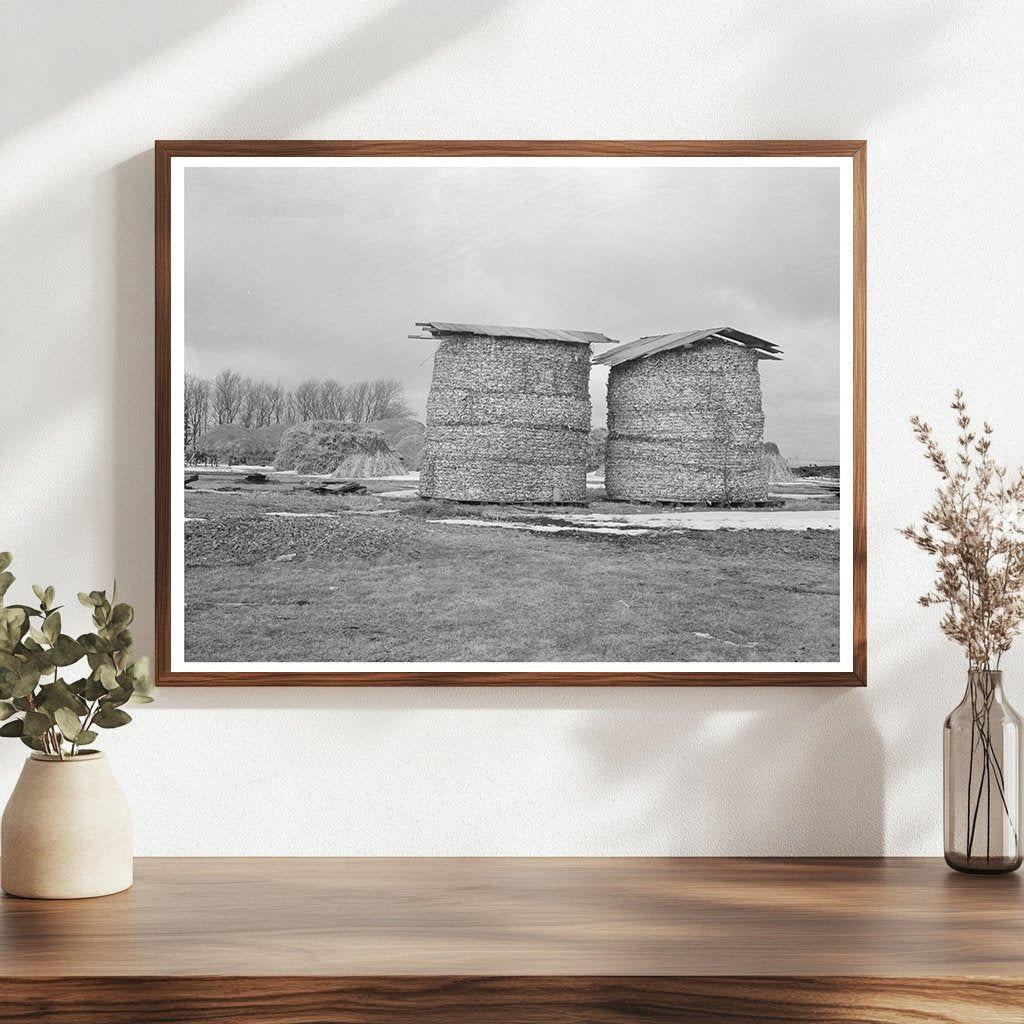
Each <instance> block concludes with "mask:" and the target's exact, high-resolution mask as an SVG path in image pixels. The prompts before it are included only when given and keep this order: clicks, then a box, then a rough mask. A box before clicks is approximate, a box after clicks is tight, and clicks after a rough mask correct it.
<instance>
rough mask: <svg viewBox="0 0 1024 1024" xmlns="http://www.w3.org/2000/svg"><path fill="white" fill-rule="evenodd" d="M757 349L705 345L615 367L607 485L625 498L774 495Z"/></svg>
mask: <svg viewBox="0 0 1024 1024" xmlns="http://www.w3.org/2000/svg"><path fill="white" fill-rule="evenodd" d="M757 363H758V359H757V356H756V354H755V353H754V352H753V351H752V350H750V349H748V348H743V347H740V346H738V345H731V344H729V343H727V342H715V341H711V342H699V343H698V344H696V345H694V346H693V347H691V348H677V349H672V350H670V351H668V352H660V353H658V354H656V355H652V356H648V357H647V358H644V359H634V360H631V361H630V362H625V363H620V364H618V365H617V366H613V367H612V368H611V372H610V373H609V376H608V446H607V451H606V454H605V487H606V489H607V493H608V497H609V498H612V499H615V500H624V501H678V502H697V503H701V502H715V503H718V502H722V503H729V502H746V501H764V500H766V499H767V497H768V479H767V473H766V470H765V459H764V448H763V444H762V442H763V435H764V413H763V412H762V409H761V378H760V376H759V374H758V368H757Z"/></svg>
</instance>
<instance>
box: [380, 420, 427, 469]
mask: <svg viewBox="0 0 1024 1024" xmlns="http://www.w3.org/2000/svg"><path fill="white" fill-rule="evenodd" d="M366 425H367V426H368V427H372V428H373V429H374V430H379V431H380V432H381V433H382V434H383V435H384V436H385V437H386V438H387V439H388V444H389V445H391V447H392V448H394V450H395V451H396V452H398V457H399V458H400V459H401V460H402V465H403V466H405V468H406V471H407V472H408V471H410V470H416V469H419V468H420V462H422V461H423V433H424V428H423V424H422V423H420V421H419V420H416V419H413V418H412V417H411V416H402V417H398V418H395V419H390V420H370V422H369V423H367V424H366Z"/></svg>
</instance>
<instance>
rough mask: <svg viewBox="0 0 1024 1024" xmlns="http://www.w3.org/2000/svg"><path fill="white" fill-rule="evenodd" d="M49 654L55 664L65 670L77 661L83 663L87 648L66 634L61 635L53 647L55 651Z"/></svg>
mask: <svg viewBox="0 0 1024 1024" xmlns="http://www.w3.org/2000/svg"><path fill="white" fill-rule="evenodd" d="M49 653H50V655H51V660H52V661H53V664H54V665H57V666H59V667H62V668H63V667H66V666H68V665H74V664H75V662H76V661H81V660H82V658H84V657H85V648H83V647H82V645H81V644H80V643H79V642H78V641H77V640H73V639H72V638H71V637H69V636H68V635H67V634H66V633H61V635H60V636H59V637H57V642H56V643H55V644H54V645H53V650H52V651H50V652H49Z"/></svg>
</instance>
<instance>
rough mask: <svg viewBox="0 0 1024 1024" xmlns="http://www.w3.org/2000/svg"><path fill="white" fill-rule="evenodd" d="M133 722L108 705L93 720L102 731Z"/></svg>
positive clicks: (124, 713) (124, 714)
mask: <svg viewBox="0 0 1024 1024" xmlns="http://www.w3.org/2000/svg"><path fill="white" fill-rule="evenodd" d="M131 720H132V716H131V715H129V714H128V712H127V711H122V710H121V709H120V708H114V707H110V705H108V704H104V705H103V706H102V707H101V708H100V709H99V711H97V712H96V717H95V718H93V724H94V725H98V726H99V727H100V728H101V729H117V728H119V727H120V726H122V725H127V724H128V723H129V722H130V721H131ZM2 730H3V726H0V734H2Z"/></svg>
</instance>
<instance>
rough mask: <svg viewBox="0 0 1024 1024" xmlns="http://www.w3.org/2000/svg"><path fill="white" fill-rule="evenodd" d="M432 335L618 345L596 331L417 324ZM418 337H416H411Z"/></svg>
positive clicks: (612, 339)
mask: <svg viewBox="0 0 1024 1024" xmlns="http://www.w3.org/2000/svg"><path fill="white" fill-rule="evenodd" d="M416 326H417V327H424V328H426V329H427V330H428V331H430V332H431V334H432V335H434V336H436V335H438V334H471V335H476V336H478V337H486V338H518V339H521V340H523V341H567V342H571V343H573V344H576V345H617V344H618V342H617V341H616V340H615V339H614V338H608V337H606V336H605V335H603V334H599V333H597V332H596V331H559V330H554V329H552V328H548V327H506V326H498V325H496V324H450V323H442V322H441V321H438V320H427V321H424V322H423V323H417V324H416ZM410 337H416V335H410Z"/></svg>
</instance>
